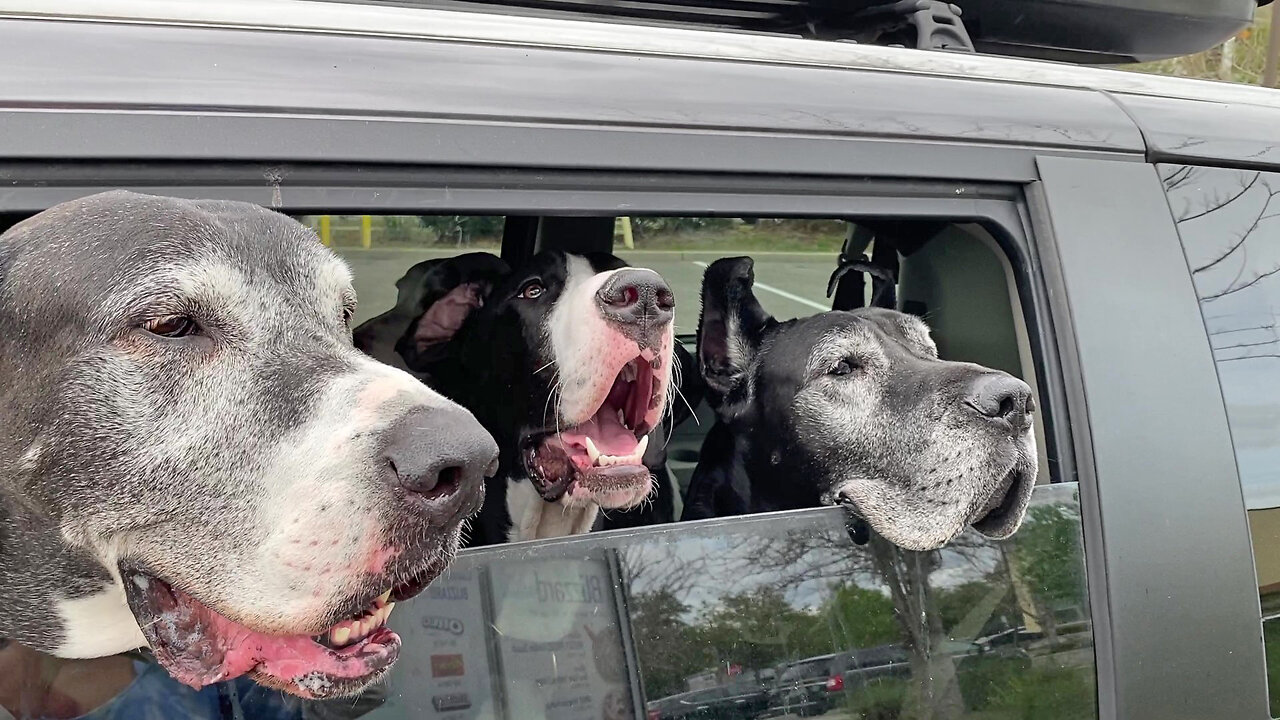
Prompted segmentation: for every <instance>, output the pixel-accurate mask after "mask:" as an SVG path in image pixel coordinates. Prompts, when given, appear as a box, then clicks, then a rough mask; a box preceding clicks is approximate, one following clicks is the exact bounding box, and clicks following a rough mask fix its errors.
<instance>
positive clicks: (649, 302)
mask: <svg viewBox="0 0 1280 720" xmlns="http://www.w3.org/2000/svg"><path fill="white" fill-rule="evenodd" d="M596 305H598V306H599V307H600V311H601V312H602V313H604V315H605V317H607V318H609V319H611V320H613V321H615V322H619V323H622V324H625V325H638V326H643V327H644V328H646V329H649V328H660V327H664V326H666V325H667V324H668V323H670V322H671V320H672V318H674V317H675V307H676V296H675V293H673V292H671V286H670V285H667V281H666V280H663V279H662V276H661V275H659V274H658V273H656V272H654V271H652V270H649V269H648V268H623V269H621V270H619V271H617V272H615V273H614V274H613V276H612V277H610V278H609V279H608V280H607V281H605V283H604V285H602V286H601V287H600V290H599V291H598V292H597V293H596Z"/></svg>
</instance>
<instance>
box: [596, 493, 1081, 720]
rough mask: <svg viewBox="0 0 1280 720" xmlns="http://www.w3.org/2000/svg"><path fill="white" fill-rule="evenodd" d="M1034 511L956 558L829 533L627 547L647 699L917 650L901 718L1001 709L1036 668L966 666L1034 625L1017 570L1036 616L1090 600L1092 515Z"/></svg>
mask: <svg viewBox="0 0 1280 720" xmlns="http://www.w3.org/2000/svg"><path fill="white" fill-rule="evenodd" d="M1033 507H1034V508H1036V509H1035V510H1033V512H1032V514H1031V515H1030V516H1029V517H1028V520H1027V523H1026V524H1025V525H1024V527H1023V529H1022V530H1021V531H1020V533H1019V535H1018V536H1017V538H1016V540H1015V542H1014V543H1013V544H1010V545H1007V546H1002V545H999V544H995V543H991V542H989V541H986V540H984V539H982V538H981V537H980V536H977V535H976V534H965V535H962V536H960V537H958V538H956V539H955V540H954V541H953V542H952V544H951V545H949V546H948V547H947V548H945V549H944V550H942V551H935V552H929V553H915V552H910V551H905V550H901V549H899V548H897V547H894V546H892V545H890V544H889V543H887V542H885V541H883V540H881V539H879V538H878V537H875V536H873V539H872V542H871V543H870V544H869V545H867V546H856V545H854V544H853V543H852V542H851V540H850V538H849V537H848V535H847V533H846V532H844V531H843V530H842V529H839V528H838V527H832V526H831V525H825V524H824V525H823V526H818V525H817V524H815V525H810V526H808V527H800V528H796V527H794V526H793V527H790V528H788V529H787V530H786V531H783V532H778V531H774V532H760V531H759V529H758V527H759V526H756V528H755V529H752V530H750V531H744V532H742V533H741V534H734V535H729V536H721V537H703V538H687V537H686V538H682V539H681V541H680V542H675V543H661V544H660V543H651V544H650V543H646V544H640V545H636V546H631V547H627V548H624V549H622V550H621V554H622V556H623V567H624V575H625V577H626V578H627V582H628V588H629V597H630V608H631V623H632V628H633V633H634V636H635V641H636V647H637V652H638V654H639V661H640V667H641V675H642V677H643V679H644V686H645V694H646V697H647V699H649V700H654V699H657V698H660V697H665V696H669V695H672V694H676V693H679V692H684V691H686V690H688V689H689V686H688V684H687V680H688V679H689V678H690V677H691V676H695V675H699V674H705V673H706V672H707V671H714V670H717V669H718V670H719V672H720V679H721V681H723V680H724V674H723V672H724V670H725V669H726V668H727V667H728V666H730V665H736V666H741V667H742V668H743V670H744V671H745V674H747V675H750V672H751V671H752V670H757V671H759V670H768V669H770V668H777V667H778V665H780V664H782V663H787V662H794V661H797V660H801V659H803V658H807V657H813V656H816V655H825V654H828V653H844V652H852V651H854V650H858V649H865V648H874V647H878V646H882V645H888V644H894V645H898V646H900V647H902V648H903V649H905V650H906V651H907V654H908V657H909V659H910V670H911V677H910V682H908V683H906V684H905V687H904V690H905V691H904V692H903V693H901V696H902V700H901V703H900V705H901V707H900V708H898V709H897V711H896V712H897V713H898V714H896V715H894V717H899V718H904V719H907V718H909V719H911V720H923V719H924V718H929V719H931V720H932V719H938V720H941V719H944V718H960V717H963V716H964V714H965V712H966V709H968V710H974V709H975V708H976V706H983V705H986V704H988V703H994V702H1000V701H1001V700H1000V698H1002V697H1003V695H1001V692H1002V688H1005V687H1006V686H1008V687H1012V686H1011V685H1008V683H1011V682H1012V678H1013V676H1014V675H1016V674H1019V673H1024V671H1025V670H1026V667H1027V666H1026V664H1025V662H1024V661H1023V660H1017V659H1011V658H1007V657H1006V658H1003V659H1001V658H993V659H990V660H983V661H982V662H984V663H986V665H985V666H984V667H987V671H983V672H978V671H976V670H975V671H974V674H973V676H972V677H969V675H968V674H966V677H968V678H969V679H968V680H965V679H962V678H960V677H959V676H958V667H959V664H960V663H964V662H974V661H973V660H972V659H969V660H966V659H965V657H964V655H963V654H962V655H957V654H956V653H957V652H960V653H964V652H968V651H969V650H971V649H972V647H971V646H969V645H968V644H967V641H971V640H974V639H976V638H978V637H982V636H984V635H989V634H994V633H998V632H1001V631H1004V630H1008V629H1011V628H1013V627H1016V626H1017V625H1019V624H1021V623H1022V622H1023V617H1024V615H1023V609H1022V608H1020V607H1019V605H1018V602H1017V599H1016V598H1015V594H1014V593H1013V592H1011V581H1010V571H1011V570H1012V571H1015V572H1017V573H1019V575H1020V577H1021V582H1020V587H1021V588H1022V590H1025V591H1026V593H1025V594H1026V595H1027V596H1028V598H1029V603H1028V604H1030V605H1034V606H1035V607H1036V608H1047V609H1053V608H1054V607H1057V606H1059V605H1063V604H1068V603H1075V604H1077V605H1080V603H1081V598H1082V597H1083V592H1084V588H1083V576H1082V575H1081V574H1080V549H1079V547H1080V546H1079V515H1078V512H1077V511H1075V510H1074V508H1071V509H1057V508H1056V507H1054V506H1045V505H1034V506H1033ZM828 519H829V518H828ZM1005 547H1007V548H1008V553H1007V554H1008V557H1009V559H1008V560H1007V561H1006V559H1005V555H1006V553H1005V552H1004V548H1005ZM1028 609H1030V608H1028ZM1039 614H1040V613H1039V612H1036V613H1034V615H1033V616H1035V617H1038V616H1039ZM954 640H963V641H966V642H961V643H959V644H957V643H955V642H951V641H954ZM1064 662H1065V661H1064ZM980 664H981V663H980ZM964 667H968V666H964ZM1001 668H1003V669H1001ZM996 670H999V672H997V673H996V674H994V675H993V674H991V673H993V672H996ZM1067 671H1068V670H1064V672H1067ZM1069 671H1070V672H1075V670H1069ZM968 672H969V671H966V673H968ZM1027 682H1032V681H1031V680H1027ZM1032 686H1034V682H1032V685H1031V686H1028V687H1031V689H1034V687H1032ZM858 692H861V690H857V691H855V692H854V694H855V695H856V694H857V693H858ZM1028 692H1031V690H1028Z"/></svg>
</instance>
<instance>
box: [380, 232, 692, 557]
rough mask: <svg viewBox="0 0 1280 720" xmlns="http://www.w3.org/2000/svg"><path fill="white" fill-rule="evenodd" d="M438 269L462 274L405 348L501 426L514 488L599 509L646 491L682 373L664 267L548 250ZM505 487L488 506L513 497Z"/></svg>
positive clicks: (632, 502) (634, 501) (436, 381)
mask: <svg viewBox="0 0 1280 720" xmlns="http://www.w3.org/2000/svg"><path fill="white" fill-rule="evenodd" d="M459 261H461V262H462V263H464V264H465V265H467V266H468V267H469V268H470V269H463V268H459V267H456V266H455V264H456V263H458V262H459ZM435 271H438V272H442V273H443V272H448V273H450V274H451V276H452V277H453V278H457V279H462V281H461V283H460V284H458V285H456V286H455V287H454V289H452V290H450V291H448V292H445V293H443V294H440V295H439V299H438V300H437V301H436V302H435V303H432V304H429V305H428V306H427V307H426V308H425V311H424V313H423V314H422V316H421V318H420V320H419V321H417V322H416V323H414V324H413V325H411V326H410V327H409V328H407V329H406V331H405V334H404V335H403V337H402V338H401V340H400V342H399V344H398V349H399V354H400V355H401V356H402V357H403V358H404V359H405V361H406V363H407V364H408V366H409V367H410V368H411V369H412V370H414V371H416V372H422V373H425V374H426V376H427V377H428V380H427V381H428V382H429V383H430V384H431V385H432V386H433V387H435V388H436V389H438V390H440V391H441V392H443V393H444V394H446V395H448V396H449V397H450V398H453V399H455V400H457V401H458V402H459V403H461V404H462V405H464V406H465V407H467V408H468V409H470V410H471V411H472V412H473V413H475V415H476V417H477V418H478V419H479V420H480V421H481V423H482V424H483V425H484V426H485V428H486V429H488V430H489V431H490V432H491V433H493V435H494V437H495V438H496V439H497V441H498V446H499V448H500V452H501V454H502V468H501V470H500V473H499V474H500V475H502V476H504V477H505V481H506V482H508V483H510V487H511V488H512V491H513V493H520V492H524V493H526V494H528V489H532V490H533V491H536V497H538V498H540V499H541V500H542V501H544V502H548V503H557V504H559V505H561V506H563V507H565V508H590V509H591V510H592V511H594V510H595V509H598V508H606V509H610V508H630V507H634V506H636V505H638V504H639V503H641V502H642V501H643V500H644V499H645V498H646V497H648V496H649V493H650V491H651V489H652V479H651V476H650V472H649V470H648V468H646V467H645V466H644V464H643V463H642V462H641V459H642V457H643V456H644V455H645V450H646V447H647V445H648V442H649V438H648V435H649V433H650V431H652V430H653V429H654V428H655V427H657V426H658V424H659V422H660V421H661V419H662V417H663V413H664V412H665V410H666V408H667V404H668V403H667V396H668V393H669V392H670V388H671V381H672V378H673V368H672V348H673V345H674V324H673V319H674V307H675V299H674V297H673V295H672V293H671V289H670V288H669V287H668V286H667V284H666V283H665V282H664V281H663V280H662V278H661V277H660V276H659V275H658V274H657V273H655V272H653V271H652V270H647V269H641V268H631V267H627V266H626V265H625V263H623V262H622V261H621V260H619V259H618V258H616V257H614V256H612V255H604V254H596V255H574V254H566V253H562V252H552V251H548V252H543V253H540V254H538V255H536V256H534V257H533V258H530V259H529V260H528V261H527V262H525V263H523V264H521V265H520V266H519V267H517V268H511V269H506V268H498V267H496V266H494V265H493V264H492V263H490V264H489V266H488V268H487V270H486V269H483V268H479V263H477V261H476V260H475V259H468V256H463V257H461V258H456V259H454V260H449V261H443V262H442V263H441V264H440V265H438V266H436V268H435V270H433V272H435ZM466 310H470V312H469V313H467V312H466ZM464 315H465V320H463V316H464ZM362 330H364V328H363V327H362V328H361V329H360V330H358V331H357V333H358V334H359V332H360V331H362ZM502 495H503V497H493V498H491V504H492V503H493V502H502V501H503V500H504V497H505V501H506V502H507V503H508V505H510V503H511V502H512V500H513V499H514V498H515V495H513V494H507V493H506V492H505V489H504V493H503V494H502ZM495 512H496V511H495ZM514 512H515V511H514V510H513V511H512V513H513V514H514ZM489 513H490V508H489V507H486V510H485V514H489ZM509 519H510V520H511V522H512V524H513V525H515V526H519V525H520V523H521V520H520V519H519V518H514V517H512V518H509ZM483 523H484V520H483V515H482V519H481V521H480V524H483ZM586 529H587V528H584V527H577V528H573V529H572V530H566V531H565V532H583V531H585V530H586ZM503 539H505V538H490V537H486V538H484V541H486V542H497V541H501V540H503Z"/></svg>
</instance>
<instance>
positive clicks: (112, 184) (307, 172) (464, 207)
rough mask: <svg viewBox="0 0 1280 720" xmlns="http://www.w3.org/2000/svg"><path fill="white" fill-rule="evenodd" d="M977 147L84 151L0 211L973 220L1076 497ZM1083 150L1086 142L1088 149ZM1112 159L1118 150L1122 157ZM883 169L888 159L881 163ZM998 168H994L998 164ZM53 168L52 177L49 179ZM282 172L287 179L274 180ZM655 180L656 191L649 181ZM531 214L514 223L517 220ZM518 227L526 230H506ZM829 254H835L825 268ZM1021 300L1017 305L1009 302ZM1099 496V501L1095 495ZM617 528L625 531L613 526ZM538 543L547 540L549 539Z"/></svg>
mask: <svg viewBox="0 0 1280 720" xmlns="http://www.w3.org/2000/svg"><path fill="white" fill-rule="evenodd" d="M984 150H985V149H984V148H982V147H980V146H975V147H971V148H968V152H967V153H966V156H967V157H968V161H969V162H967V163H964V164H962V165H957V168H961V167H962V168H963V170H960V169H957V175H958V176H960V177H966V176H972V177H975V178H976V179H974V180H969V181H946V180H935V179H924V178H893V177H884V176H880V177H876V176H871V177H868V176H866V175H861V176H844V177H811V176H795V175H780V174H753V175H738V174H732V175H721V174H705V175H703V174H690V173H679V174H673V173H646V172H630V171H622V170H619V171H616V172H610V173H601V172H576V171H559V170H550V169H548V170H543V171H536V170H534V171H525V170H512V169H509V168H490V169H484V168H440V167H418V168H413V167H398V168H388V167H383V166H375V167H372V168H366V167H362V166H358V165H351V164H334V165H332V166H322V165H308V166H306V167H302V168H280V167H277V166H273V167H275V170H274V172H275V174H274V175H272V176H271V177H272V178H275V182H274V184H269V185H267V186H263V185H262V184H261V178H262V177H263V172H262V166H261V165H258V164H237V163H217V164H210V163H199V162H181V163H166V164H156V165H150V164H142V165H140V164H136V163H115V162H109V161H108V162H103V161H98V162H86V163H83V164H80V165H76V166H74V167H73V168H68V167H67V166H62V165H54V166H48V167H47V169H49V170H51V171H52V172H50V173H49V175H52V176H53V177H52V178H49V177H46V176H45V174H44V173H42V172H41V168H40V165H39V164H32V163H27V162H18V163H13V164H12V165H13V167H11V168H8V167H6V166H7V165H9V163H0V173H4V172H6V171H8V172H9V173H10V175H9V177H12V178H13V179H14V180H15V181H16V182H15V183H14V186H13V187H11V188H8V189H7V190H6V193H5V194H4V196H3V197H0V213H19V212H28V213H30V212H36V211H39V210H41V209H43V208H45V207H48V206H50V205H52V204H55V203H57V202H62V201H65V200H68V199H72V198H74V197H79V196H83V195H87V194H91V193H93V192H98V191H102V190H107V189H113V188H117V187H123V188H126V189H132V190H136V191H140V192H151V193H158V194H166V195H174V196H179V197H189V198H211V199H232V200H243V201H248V202H256V203H258V204H261V205H264V206H267V207H271V208H273V209H277V210H279V211H281V212H286V213H289V214H292V215H303V214H326V213H327V214H365V213H370V212H373V213H379V214H432V213H443V214H457V215H492V214H502V215H506V216H508V217H513V216H514V217H519V218H526V219H528V218H537V217H540V216H546V215H578V216H582V215H623V214H626V215H638V214H649V215H667V216H678V215H689V216H694V215H721V216H728V217H797V218H812V217H819V218H847V219H856V218H857V217H867V216H881V217H883V216H892V217H895V218H901V219H921V220H947V221H952V222H957V223H959V222H968V223H977V224H979V225H981V226H982V227H983V228H984V229H986V230H987V231H988V232H989V233H990V235H991V236H992V238H993V239H994V240H995V241H996V242H997V244H998V245H999V246H1000V248H1001V250H1002V251H1003V252H1004V254H1005V256H1006V257H1007V259H1008V261H1009V263H1010V266H1011V267H1012V268H1013V274H1014V278H1013V280H1014V285H1015V286H1016V289H1017V293H1018V299H1019V301H1020V304H1021V308H1020V310H1021V317H1022V319H1023V320H1024V321H1025V324H1026V328H1027V333H1028V341H1029V344H1030V348H1031V353H1032V358H1033V362H1034V367H1035V369H1036V372H1037V374H1038V384H1039V387H1040V391H1041V395H1042V397H1041V407H1040V414H1041V417H1042V422H1043V423H1044V425H1045V429H1046V432H1045V439H1046V442H1047V445H1048V446H1047V447H1046V448H1044V450H1045V452H1046V453H1047V454H1048V456H1049V457H1050V458H1051V462H1050V466H1051V468H1052V470H1053V477H1054V479H1055V480H1060V481H1063V482H1079V483H1080V486H1081V493H1080V494H1081V502H1082V505H1086V498H1087V497H1089V496H1090V495H1091V494H1092V492H1093V491H1092V490H1090V489H1086V487H1085V485H1086V483H1087V482H1088V476H1086V475H1083V474H1082V473H1080V472H1079V471H1078V468H1084V467H1088V466H1090V465H1091V459H1090V458H1088V457H1083V456H1081V452H1082V450H1086V451H1087V450H1088V449H1089V448H1090V446H1089V444H1088V443H1087V441H1086V442H1084V443H1080V442H1078V441H1077V436H1079V435H1080V434H1082V433H1083V434H1085V435H1086V436H1087V434H1088V432H1089V428H1088V425H1087V424H1085V423H1083V422H1082V421H1081V416H1080V415H1078V414H1073V413H1074V412H1075V406H1073V404H1072V403H1073V401H1072V400H1070V399H1069V393H1068V388H1069V387H1070V382H1069V381H1066V380H1064V375H1065V374H1066V373H1067V372H1069V371H1071V369H1072V368H1073V366H1072V365H1071V364H1070V363H1069V362H1068V363H1064V362H1063V358H1062V355H1061V351H1060V344H1059V343H1060V332H1059V330H1058V329H1057V328H1056V327H1055V324H1056V323H1057V322H1059V318H1060V317H1061V315H1062V309H1061V308H1057V309H1056V310H1055V308H1054V304H1055V303H1056V302H1059V301H1060V299H1053V298H1051V294H1050V286H1049V285H1048V284H1047V283H1046V281H1045V277H1046V273H1045V270H1044V266H1045V265H1046V264H1051V263H1053V262H1054V261H1055V259H1054V257H1053V256H1052V255H1045V253H1044V251H1043V248H1042V245H1043V241H1042V240H1041V238H1040V237H1038V235H1041V234H1044V235H1046V236H1047V231H1046V230H1045V229H1044V228H1037V229H1035V230H1033V217H1034V208H1033V205H1032V204H1031V203H1030V202H1029V199H1028V196H1029V192H1028V188H1029V185H1028V184H1027V183H1023V182H1007V181H1004V180H1003V178H1001V177H1000V175H997V178H999V179H996V180H992V179H990V177H985V178H984V177H983V175H984V173H983V172H982V171H980V170H979V168H982V167H983V165H982V158H983V157H984V156H985V155H986V153H985V152H984ZM1085 155H1087V156H1092V155H1093V154H1092V153H1086V154H1085ZM1120 162H1126V161H1125V160H1120ZM883 170H884V174H885V175H889V174H890V173H889V171H888V169H887V168H885V169H883ZM997 172H1002V171H997ZM59 176H61V177H59ZM284 178H287V181H285V180H284ZM655 188H660V189H655ZM528 224H529V223H524V226H525V228H526V230H527V226H528ZM516 237H525V238H527V237H528V233H527V231H526V232H525V233H517V234H516ZM510 239H511V238H509V237H505V236H504V241H503V248H502V254H503V255H504V256H505V255H508V254H515V255H516V256H518V254H520V253H522V252H527V249H523V250H521V249H518V248H509V247H508V241H509V240H510ZM835 267H836V257H835V256H834V254H833V257H832V269H833V270H834V269H835ZM1017 310H1018V308H1015V312H1017ZM1095 507H1096V506H1095ZM1099 522H1100V516H1099V513H1098V512H1097V511H1096V509H1095V510H1085V509H1083V507H1082V523H1084V528H1083V532H1084V535H1085V543H1084V551H1085V558H1084V561H1085V570H1086V582H1087V585H1088V588H1089V595H1090V603H1089V604H1090V614H1091V617H1092V618H1093V619H1094V622H1095V623H1097V625H1095V628H1096V627H1099V626H1100V627H1103V628H1105V627H1107V626H1108V620H1107V618H1106V616H1105V615H1106V613H1107V612H1108V606H1107V605H1105V604H1101V605H1100V604H1098V602H1097V599H1098V596H1099V594H1100V595H1101V597H1106V596H1107V594H1108V593H1109V590H1108V589H1107V587H1106V582H1107V577H1108V575H1107V573H1106V572H1105V568H1104V567H1103V566H1102V564H1101V561H1102V555H1101V553H1100V552H1099V551H1098V548H1097V546H1096V545H1094V544H1092V543H1090V542H1089V539H1090V538H1091V537H1098V536H1099V535H1100V530H1099V529H1098V528H1097V527H1094V528H1090V525H1091V524H1093V525H1097V524H1098V523H1099ZM615 532H624V531H615ZM542 542H558V541H557V540H552V541H542ZM1094 651H1095V655H1096V657H1095V667H1096V668H1097V678H1096V680H1097V683H1098V684H1097V689H1098V698H1097V701H1098V717H1099V718H1112V717H1115V715H1114V713H1113V712H1110V711H1109V708H1111V706H1112V704H1111V703H1110V702H1109V700H1108V696H1107V695H1106V694H1105V693H1104V691H1105V690H1107V689H1108V688H1109V687H1110V684H1109V679H1108V676H1107V675H1106V674H1104V669H1105V668H1106V667H1107V665H1106V664H1105V662H1104V658H1106V657H1109V656H1110V653H1111V649H1110V645H1109V636H1108V635H1107V634H1105V633H1098V632H1097V631H1095V633H1094Z"/></svg>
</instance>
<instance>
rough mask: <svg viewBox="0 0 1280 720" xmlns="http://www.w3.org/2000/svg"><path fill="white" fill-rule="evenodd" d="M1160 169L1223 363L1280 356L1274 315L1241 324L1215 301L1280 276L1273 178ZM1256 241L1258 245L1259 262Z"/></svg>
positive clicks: (1279, 215) (1278, 192)
mask: <svg viewBox="0 0 1280 720" xmlns="http://www.w3.org/2000/svg"><path fill="white" fill-rule="evenodd" d="M1162 172H1163V181H1164V185H1165V191H1166V193H1167V195H1168V197H1169V203H1170V207H1171V208H1172V209H1173V212H1174V219H1175V221H1176V223H1177V225H1178V232H1179V234H1180V235H1181V237H1182V242H1183V247H1184V248H1185V249H1186V251H1187V259H1188V262H1189V263H1190V265H1191V273H1192V278H1193V280H1194V282H1195V287H1196V293H1197V294H1198V296H1199V298H1200V302H1201V303H1202V309H1203V311H1204V313H1205V319H1206V321H1207V322H1208V323H1209V324H1210V328H1209V329H1210V335H1211V338H1212V341H1213V347H1214V352H1215V355H1217V356H1218V360H1219V361H1233V360H1251V359H1257V358H1276V357H1280V345H1277V343H1280V336H1277V334H1276V330H1275V322H1274V321H1273V320H1272V319H1270V318H1269V317H1266V318H1263V317H1260V318H1259V319H1258V320H1257V321H1247V320H1246V321H1245V322H1243V323H1241V322H1239V321H1240V320H1241V319H1242V318H1240V317H1239V315H1238V314H1236V313H1233V312H1231V311H1227V313H1226V314H1225V315H1223V314H1220V313H1219V314H1215V313H1214V312H1213V310H1214V308H1215V305H1214V303H1215V302H1217V301H1220V300H1222V299H1224V298H1227V297H1230V296H1232V295H1235V294H1237V293H1240V292H1243V291H1246V290H1249V289H1250V288H1254V287H1255V286H1258V285H1259V284H1262V283H1265V281H1266V280H1267V279H1268V278H1270V277H1272V276H1274V275H1276V274H1278V273H1280V257H1276V256H1275V248H1274V245H1275V243H1274V242H1270V241H1271V240H1273V239H1274V237H1275V235H1274V233H1272V232H1269V229H1270V228H1273V227H1274V226H1275V225H1276V224H1280V200H1277V197H1280V187H1277V184H1278V183H1277V182H1276V177H1275V175H1274V174H1268V173H1261V172H1251V171H1242V170H1223V169H1217V168H1196V167H1189V166H1174V167H1171V168H1165V169H1163V170H1162ZM1255 241H1257V242H1256V243H1255ZM1251 243H1253V244H1256V245H1257V246H1258V247H1257V248H1256V249H1255V252H1254V258H1253V259H1251V258H1250V256H1249V255H1250V249H1251ZM1224 320H1232V321H1235V322H1234V324H1224V323H1222V321H1224Z"/></svg>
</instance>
